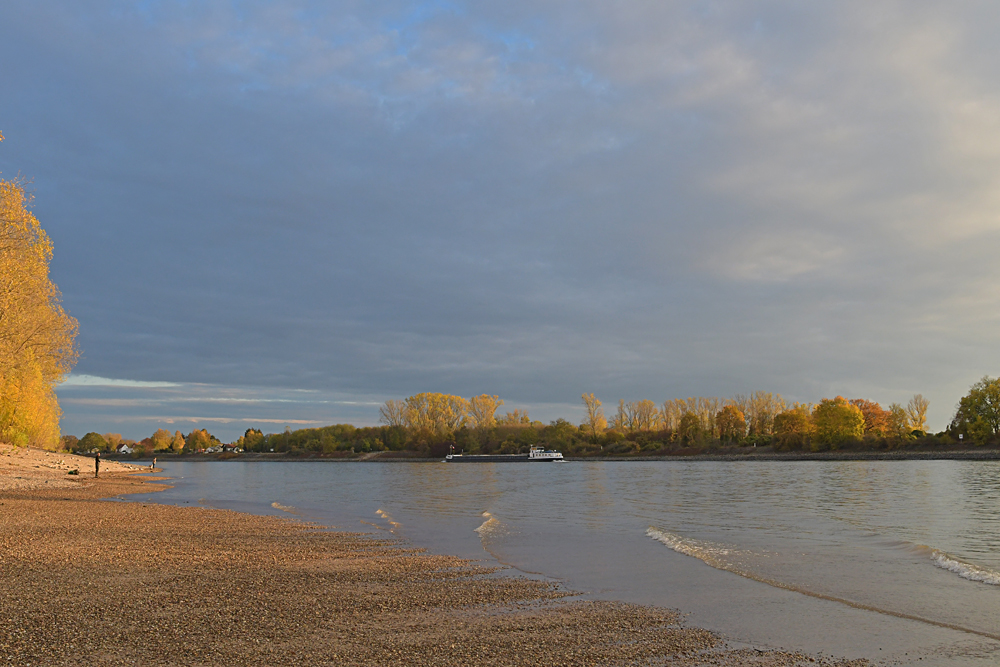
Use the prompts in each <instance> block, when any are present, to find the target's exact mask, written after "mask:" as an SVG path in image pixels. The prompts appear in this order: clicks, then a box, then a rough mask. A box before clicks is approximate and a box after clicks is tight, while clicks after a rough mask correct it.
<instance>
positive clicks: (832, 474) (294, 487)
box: [129, 461, 1000, 665]
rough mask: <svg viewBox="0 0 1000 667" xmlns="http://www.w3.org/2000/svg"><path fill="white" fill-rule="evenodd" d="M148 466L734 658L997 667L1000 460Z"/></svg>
mask: <svg viewBox="0 0 1000 667" xmlns="http://www.w3.org/2000/svg"><path fill="white" fill-rule="evenodd" d="M162 467H163V469H164V471H165V473H164V474H166V475H167V476H170V477H172V478H173V479H174V481H173V482H172V483H173V484H174V485H175V486H174V488H172V489H169V490H167V491H165V492H162V493H156V494H149V495H147V496H143V497H141V498H140V499H143V500H149V501H154V502H160V503H170V504H178V505H202V506H206V507H217V508H228V509H237V510H241V511H247V512H253V513H259V514H290V515H294V516H298V517H301V518H303V519H308V520H315V521H319V522H321V523H323V524H325V525H332V526H335V527H337V528H342V529H348V530H354V531H357V530H365V531H370V532H372V533H380V534H381V533H392V534H394V535H396V536H398V537H400V538H402V539H404V540H407V541H409V542H411V543H413V544H415V545H418V546H421V547H426V548H428V549H430V550H432V551H434V552H438V553H449V554H455V555H459V556H463V557H468V558H475V559H483V560H485V561H487V562H499V563H501V564H504V565H506V566H509V567H510V568H512V571H514V572H517V571H520V572H524V573H527V574H530V575H531V576H544V577H548V578H552V579H555V580H558V581H560V582H562V583H563V584H564V585H565V586H566V587H568V588H570V589H573V590H577V591H581V592H583V593H585V594H586V595H587V596H590V597H595V598H606V599H616V600H625V601H632V602H638V603H645V604H656V605H660V606H665V607H670V608H675V609H679V610H680V611H682V612H684V613H685V614H686V617H685V623H687V624H689V625H694V626H699V627H704V628H708V629H711V630H715V631H718V632H720V633H722V634H724V635H725V636H726V637H727V638H728V639H731V640H733V641H735V642H739V643H745V644H751V645H754V646H758V647H766V646H773V647H779V646H780V647H784V648H787V649H796V650H802V651H805V652H807V653H811V654H818V653H822V654H825V655H838V656H847V657H867V658H873V659H876V660H879V661H882V662H887V663H896V664H920V665H994V664H998V663H1000V511H998V510H1000V462H993V461H800V462H776V461H760V462H726V461H649V462H579V461H572V462H566V463H559V464H552V463H549V464H536V463H482V464H444V463H403V462H400V463H345V462H322V461H319V462H317V461H312V462H240V461H224V462H163V465H162ZM129 499H130V500H132V499H136V497H135V496H130V497H129Z"/></svg>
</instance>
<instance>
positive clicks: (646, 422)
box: [629, 399, 660, 431]
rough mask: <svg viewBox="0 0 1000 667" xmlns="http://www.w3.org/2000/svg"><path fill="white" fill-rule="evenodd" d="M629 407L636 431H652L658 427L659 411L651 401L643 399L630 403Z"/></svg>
mask: <svg viewBox="0 0 1000 667" xmlns="http://www.w3.org/2000/svg"><path fill="white" fill-rule="evenodd" d="M629 407H630V412H631V414H632V424H633V425H634V427H635V430H636V431H652V430H655V429H656V427H657V426H658V425H659V421H660V411H659V410H657V408H656V403H654V402H653V401H650V400H648V399H643V400H641V401H635V402H633V403H630V404H629Z"/></svg>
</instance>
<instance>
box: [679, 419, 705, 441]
mask: <svg viewBox="0 0 1000 667" xmlns="http://www.w3.org/2000/svg"><path fill="white" fill-rule="evenodd" d="M677 430H678V432H679V433H680V436H681V438H682V439H683V440H684V441H685V442H689V443H690V442H697V441H699V440H701V436H702V425H701V419H700V418H699V417H698V415H696V414H695V413H693V412H685V413H684V414H683V415H682V416H681V421H680V423H679V424H678V425H677Z"/></svg>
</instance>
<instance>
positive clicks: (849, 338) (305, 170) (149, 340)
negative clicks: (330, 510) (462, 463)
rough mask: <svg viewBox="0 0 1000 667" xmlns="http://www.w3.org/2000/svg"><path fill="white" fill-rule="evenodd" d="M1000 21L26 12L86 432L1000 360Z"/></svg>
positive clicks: (1, 159)
mask: <svg viewBox="0 0 1000 667" xmlns="http://www.w3.org/2000/svg"><path fill="white" fill-rule="evenodd" d="M998 28H1000V5H997V4H996V3H987V2H957V3H948V4H947V5H944V4H942V3H937V2H920V1H911V0H907V1H905V2H892V1H886V2H879V3H871V2H838V3H813V2H758V1H754V0H741V1H733V2H707V1H705V2H702V1H682V0H678V1H676V2H662V1H661V0H655V1H651V2H641V1H638V0H637V1H634V2H627V3H617V2H607V1H600V2H588V1H587V0H575V1H574V2H564V1H553V2H545V1H543V0H532V1H531V2H521V1H519V0H508V1H506V2H502V3H480V2H462V1H456V2H409V1H406V0H386V1H385V2H378V3H370V2H351V1H345V2H298V1H287V2H242V1H235V0H233V1H229V2H197V1H193V0H185V1H171V0H144V1H141V2H124V1H114V2H111V1H107V2H104V1H101V0H72V1H69V0H67V1H65V2H59V1H50V0H7V1H6V2H4V3H2V5H0V62H3V64H4V67H3V71H2V74H0V132H2V133H3V135H4V137H5V138H6V140H5V141H4V142H3V143H2V144H0V172H2V173H0V177H3V178H8V179H9V178H13V177H16V176H18V175H20V176H22V177H24V178H26V179H28V187H29V189H30V190H31V191H32V192H33V194H34V196H35V202H34V209H33V210H34V213H35V214H36V216H37V217H38V218H39V219H40V221H41V222H42V225H43V227H44V228H45V229H46V230H47V232H48V233H49V235H50V236H51V238H52V240H53V243H54V246H55V256H54V259H53V261H52V277H53V279H54V280H55V282H56V283H57V284H58V286H59V287H60V289H61V290H62V294H63V304H64V306H65V307H66V309H67V310H68V311H69V312H70V314H72V315H73V316H74V317H76V318H77V319H78V320H79V323H80V334H79V338H78V342H79V346H80V349H81V351H82V357H81V359H80V361H79V363H78V364H77V366H76V368H75V369H74V371H73V374H72V375H71V376H70V377H69V379H68V380H67V382H65V383H64V384H63V385H61V386H60V387H59V390H58V395H59V398H60V404H61V405H62V408H63V410H64V416H63V421H62V428H63V432H64V433H73V434H75V435H78V436H82V435H83V434H84V433H86V432H88V431H98V432H101V433H106V432H117V433H122V434H124V435H125V436H126V437H131V438H141V437H145V436H148V435H149V434H150V433H152V431H153V430H155V429H156V428H159V427H160V426H164V427H166V428H170V429H172V430H182V431H184V432H185V433H186V432H188V431H189V430H191V429H192V428H196V427H197V428H208V429H209V431H211V432H212V433H214V434H216V435H218V436H219V437H220V438H223V439H224V440H225V439H232V438H235V437H236V436H238V435H240V434H242V432H243V431H244V429H246V428H249V427H256V428H261V429H262V430H264V431H265V432H279V431H281V430H283V429H284V428H285V427H286V426H288V427H291V428H299V427H302V426H318V425H325V424H332V423H342V422H349V423H354V424H356V425H362V424H375V423H377V420H378V406H379V405H380V404H381V403H382V402H383V401H385V400H387V399H394V398H403V397H406V396H409V395H412V394H415V393H418V392H422V391H434V392H445V393H450V394H458V395H462V396H466V397H468V396H472V395H476V394H481V393H488V394H496V395H499V396H500V397H501V398H503V399H504V400H505V407H504V408H502V409H501V411H504V410H507V409H513V408H515V407H516V408H522V409H528V410H529V413H530V414H531V416H532V417H533V418H536V419H540V420H543V421H549V420H553V419H556V418H558V417H563V418H566V419H570V420H572V421H578V420H579V419H580V418H581V417H582V402H581V401H580V395H581V393H583V392H594V393H595V394H596V395H597V396H598V397H599V398H600V399H601V400H603V401H604V404H605V407H606V408H608V411H609V412H613V411H614V406H616V405H617V402H618V400H619V399H625V400H638V399H645V398H649V399H652V400H654V401H656V402H658V403H659V402H661V401H663V400H666V399H670V398H683V397H687V396H724V397H725V396H732V395H733V394H736V393H748V392H751V391H755V390H765V391H770V392H776V393H780V394H781V395H782V396H783V397H785V398H786V399H787V400H789V401H803V402H818V401H819V400H820V399H822V398H826V397H833V396H836V395H844V396H847V397H848V398H855V397H863V398H868V399H870V400H875V401H878V402H880V403H881V404H882V405H883V406H887V405H888V404H889V403H892V402H900V403H904V404H905V403H906V401H907V400H908V399H909V398H910V397H911V396H912V395H913V394H915V393H921V394H923V395H924V396H926V397H928V398H929V399H930V410H929V426H930V428H931V429H932V430H939V429H943V428H944V427H945V426H946V425H947V423H948V421H949V420H950V419H951V417H952V415H953V412H954V407H955V404H956V403H957V402H958V399H959V398H960V397H961V396H962V395H964V394H965V393H966V392H967V391H968V388H969V386H970V385H971V384H972V383H974V382H975V381H976V380H978V379H979V378H981V377H982V376H983V375H991V376H995V375H998V374H1000V346H998V345H997V339H998V332H1000V328H998V319H1000V262H998V261H996V257H997V251H998V250H1000V46H998V45H997V42H996V38H995V36H996V34H997V31H998Z"/></svg>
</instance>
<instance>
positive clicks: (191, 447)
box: [184, 428, 212, 452]
mask: <svg viewBox="0 0 1000 667" xmlns="http://www.w3.org/2000/svg"><path fill="white" fill-rule="evenodd" d="M211 446H212V436H211V435H209V433H208V430H206V429H203V428H201V429H198V428H196V429H194V430H192V431H191V432H190V433H188V435H187V438H185V439H184V449H185V450H187V451H189V452H197V451H201V450H203V449H207V448H208V447H211Z"/></svg>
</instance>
